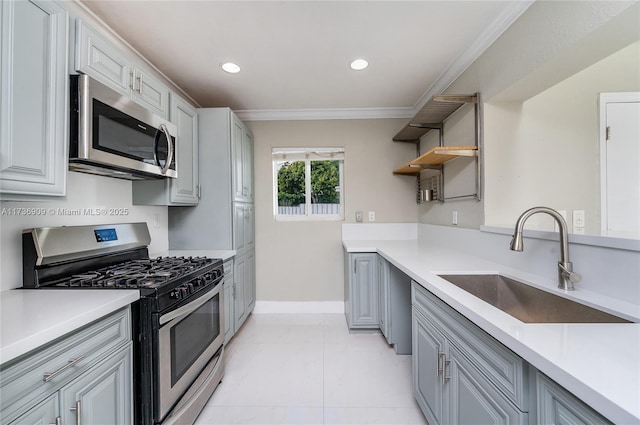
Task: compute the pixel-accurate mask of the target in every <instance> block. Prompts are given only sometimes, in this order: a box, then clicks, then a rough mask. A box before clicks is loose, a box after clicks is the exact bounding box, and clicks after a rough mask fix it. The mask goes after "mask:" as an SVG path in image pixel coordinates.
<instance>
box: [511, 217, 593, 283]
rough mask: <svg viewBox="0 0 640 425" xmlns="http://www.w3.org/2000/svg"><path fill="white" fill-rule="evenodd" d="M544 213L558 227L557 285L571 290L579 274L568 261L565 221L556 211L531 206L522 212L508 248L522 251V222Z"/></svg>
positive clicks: (577, 280) (579, 277) (567, 239)
mask: <svg viewBox="0 0 640 425" xmlns="http://www.w3.org/2000/svg"><path fill="white" fill-rule="evenodd" d="M538 213H544V214H548V215H550V216H551V217H553V218H554V220H555V221H556V223H558V227H559V228H560V261H559V262H558V287H559V288H560V289H564V290H568V291H572V290H574V289H575V288H574V286H573V284H574V283H575V282H579V281H580V279H581V276H580V275H579V274H578V273H575V272H574V271H573V265H572V264H571V262H570V261H569V237H568V233H569V232H568V228H567V222H566V221H565V219H564V217H562V215H560V213H558V211H556V210H554V209H552V208H548V207H533V208H530V209H528V210H526V211H525V212H523V213H522V214H521V215H520V217H518V220H517V221H516V227H515V231H514V234H513V238H512V239H511V246H510V249H511V250H512V251H523V250H524V240H523V237H522V233H523V231H524V223H525V222H526V221H527V219H528V218H529V217H531V216H532V215H534V214H538Z"/></svg>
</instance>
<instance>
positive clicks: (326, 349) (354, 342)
mask: <svg viewBox="0 0 640 425" xmlns="http://www.w3.org/2000/svg"><path fill="white" fill-rule="evenodd" d="M225 355H226V363H225V367H226V369H225V377H224V379H223V380H222V383H221V384H220V386H219V387H218V388H217V389H216V392H215V393H214V394H213V396H212V397H211V399H210V400H209V403H208V404H207V406H206V407H205V408H204V410H203V411H202V413H201V414H200V417H199V418H198V420H197V422H196V425H214V424H402V425H409V424H427V422H426V420H425V419H424V417H423V416H422V413H421V412H420V410H419V408H418V406H417V404H416V402H415V400H414V398H413V393H412V388H411V356H398V355H396V354H395V353H394V351H393V349H392V348H390V347H389V346H388V345H387V343H386V341H385V340H384V337H383V336H382V335H380V334H350V333H349V332H348V330H347V325H346V322H345V318H344V315H342V314H258V315H251V316H250V317H249V318H248V319H247V322H246V323H245V324H244V326H243V327H242V329H241V330H240V332H238V334H237V335H236V336H235V337H234V338H233V339H232V340H231V342H230V343H229V345H228V346H227V348H226V352H225Z"/></svg>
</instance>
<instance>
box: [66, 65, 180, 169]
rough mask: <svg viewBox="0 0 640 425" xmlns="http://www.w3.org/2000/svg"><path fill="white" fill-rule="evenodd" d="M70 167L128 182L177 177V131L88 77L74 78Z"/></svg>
mask: <svg viewBox="0 0 640 425" xmlns="http://www.w3.org/2000/svg"><path fill="white" fill-rule="evenodd" d="M70 99H71V110H70V131H69V133H70V145H69V169H70V170H73V171H81V172H85V173H91V174H100V175H106V176H110V177H117V178H122V179H129V180H140V179H153V178H165V177H171V178H176V177H178V170H177V169H176V142H177V141H176V134H177V128H176V126H175V125H174V124H172V123H171V122H169V121H167V120H165V119H164V118H162V117H159V116H158V115H156V114H154V113H152V112H151V111H149V110H148V109H146V108H144V107H143V106H141V105H139V104H137V103H135V102H134V101H133V100H132V99H130V98H128V97H127V96H124V95H122V94H120V93H118V92H116V91H115V90H112V89H111V88H109V87H107V86H105V85H104V84H102V83H100V82H98V81H96V80H94V79H93V78H91V77H89V76H88V75H72V76H71V97H70Z"/></svg>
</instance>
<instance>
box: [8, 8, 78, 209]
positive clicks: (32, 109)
mask: <svg viewBox="0 0 640 425" xmlns="http://www.w3.org/2000/svg"><path fill="white" fill-rule="evenodd" d="M0 15H1V18H0V19H1V22H2V29H1V30H0V31H1V32H0V34H1V37H2V40H1V45H2V49H1V51H2V56H1V61H2V62H1V65H0V76H1V78H0V85H1V89H2V100H1V102H2V103H1V108H0V193H2V198H3V199H12V198H14V196H13V195H19V196H20V195H29V196H64V195H65V191H66V175H67V162H68V160H67V152H68V147H67V138H68V136H67V123H68V121H69V120H68V112H67V111H68V105H67V103H68V96H69V95H68V88H69V82H68V80H69V77H68V68H67V63H68V43H67V34H68V22H69V16H68V13H67V11H66V10H64V9H63V8H62V7H61V6H60V5H58V4H57V3H54V2H52V1H37V0H30V1H2V2H1V3H0Z"/></svg>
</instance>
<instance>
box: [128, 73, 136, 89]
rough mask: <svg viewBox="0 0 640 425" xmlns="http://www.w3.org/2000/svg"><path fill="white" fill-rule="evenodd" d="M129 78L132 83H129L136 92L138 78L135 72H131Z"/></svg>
mask: <svg viewBox="0 0 640 425" xmlns="http://www.w3.org/2000/svg"><path fill="white" fill-rule="evenodd" d="M129 77H130V81H131V82H130V83H129V87H130V88H131V90H133V91H136V77H135V75H134V73H133V70H131V72H129Z"/></svg>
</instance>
